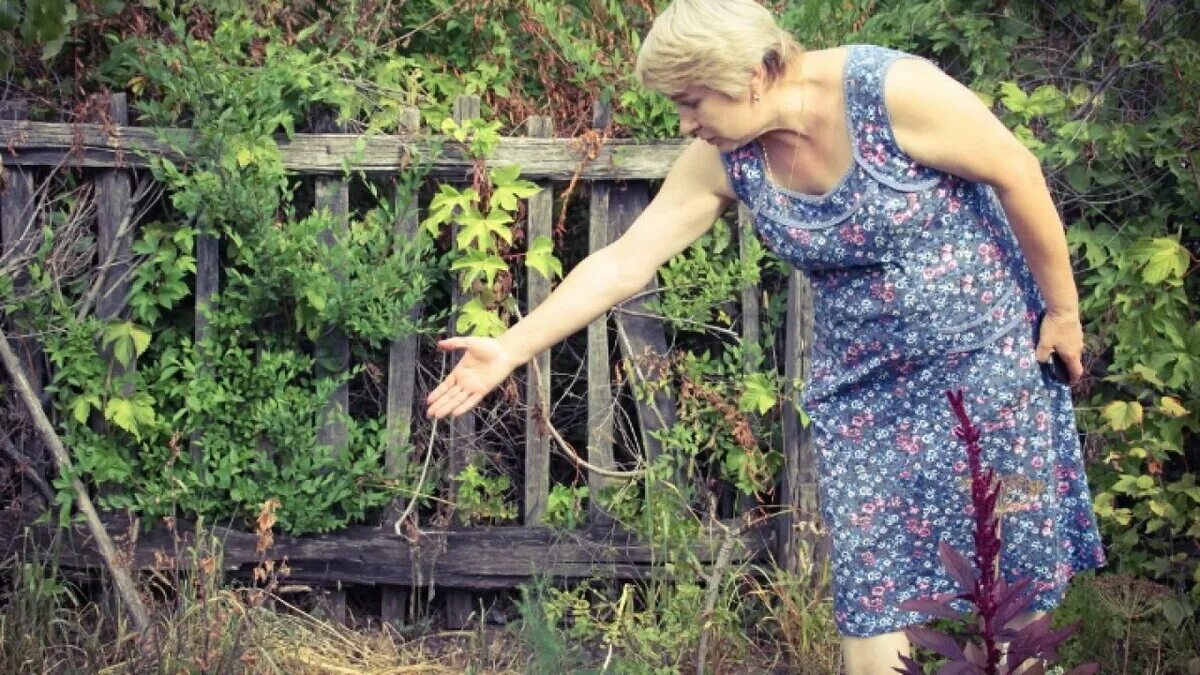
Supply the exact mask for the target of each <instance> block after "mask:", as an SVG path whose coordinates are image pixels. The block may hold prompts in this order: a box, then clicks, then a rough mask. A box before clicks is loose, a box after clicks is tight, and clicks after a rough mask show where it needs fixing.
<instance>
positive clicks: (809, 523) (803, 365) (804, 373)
mask: <svg viewBox="0 0 1200 675" xmlns="http://www.w3.org/2000/svg"><path fill="white" fill-rule="evenodd" d="M786 320H787V328H786V338H785V340H784V354H783V358H784V376H785V377H786V378H787V381H788V386H787V388H786V390H787V392H788V396H789V398H791V399H793V400H794V399H795V397H796V396H797V395H798V391H797V390H796V389H795V388H793V387H792V386H791V383H793V382H796V381H797V380H800V381H801V382H807V381H808V379H809V375H810V373H811V363H810V361H809V354H810V345H811V344H812V329H813V303H812V289H811V287H810V286H809V283H808V280H807V279H805V278H804V276H803V275H802V274H801V273H799V272H792V274H791V276H790V277H789V279H788V302H787V319H786ZM785 409H786V408H785ZM783 452H784V460H783V461H784V464H783V476H782V477H781V480H780V486H779V500H780V504H781V506H782V507H783V508H784V512H783V514H782V515H781V516H780V518H779V524H778V528H779V529H778V546H779V550H778V553H777V555H778V556H779V560H780V562H781V565H782V567H783V568H784V569H786V570H788V571H790V572H797V571H798V570H799V563H800V558H799V553H800V540H807V542H808V543H810V544H818V543H819V542H818V541H817V538H816V537H815V536H814V529H813V528H814V527H815V525H816V523H817V522H818V520H817V519H818V518H819V511H818V509H817V490H816V481H817V469H816V458H815V456H814V454H813V447H812V437H811V434H810V432H809V429H807V428H802V427H801V426H800V418H799V416H798V415H797V414H795V413H794V412H792V411H790V410H789V411H788V412H786V413H785V414H784V416H783ZM814 550H815V549H810V553H812V552H813V551H814Z"/></svg>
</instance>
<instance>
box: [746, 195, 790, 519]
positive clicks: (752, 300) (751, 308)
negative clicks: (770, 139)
mask: <svg viewBox="0 0 1200 675" xmlns="http://www.w3.org/2000/svg"><path fill="white" fill-rule="evenodd" d="M755 236H756V235H755V232H754V214H753V213H752V212H751V211H750V209H749V208H748V207H747V206H746V205H745V204H741V203H739V204H738V255H739V257H740V259H741V261H742V264H745V263H746V261H747V258H749V256H750V242H751V241H753V240H754V237H755ZM761 292H762V289H761V288H759V286H758V284H746V285H745V286H743V287H742V344H743V345H747V346H748V345H756V344H758V343H759V341H760V340H761V339H762V325H761V323H760V319H759V294H760V293H761ZM745 369H746V371H747V372H749V371H750V370H751V364H750V361H749V359H747V360H746V361H745ZM784 409H785V410H787V407H786V406H785V408H784ZM736 504H737V506H736V510H737V512H738V513H745V512H746V511H748V510H750V509H752V508H754V507H755V506H756V505H757V500H756V499H755V497H754V495H746V494H740V493H739V494H738V497H737V500H736Z"/></svg>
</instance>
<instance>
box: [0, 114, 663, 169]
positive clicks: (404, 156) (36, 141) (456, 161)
mask: <svg viewBox="0 0 1200 675" xmlns="http://www.w3.org/2000/svg"><path fill="white" fill-rule="evenodd" d="M160 134H163V135H165V136H166V139H165V140H164V139H163V138H160ZM191 139H192V132H191V131H189V130H186V129H139V128H137V127H118V128H117V129H116V134H115V135H113V136H110V135H108V133H107V132H106V131H105V129H104V128H103V127H101V126H99V125H89V124H51V123H45V122H19V123H14V124H12V125H3V126H0V159H2V160H3V161H4V163H5V164H21V165H35V166H36V165H41V166H59V165H60V164H61V165H63V166H90V167H111V166H114V165H116V164H118V160H117V155H118V154H121V155H122V157H121V162H120V163H121V165H122V166H131V167H142V166H146V165H147V162H146V159H145V158H144V157H143V156H142V154H143V153H149V154H151V155H163V156H166V157H168V158H171V159H172V160H176V161H183V160H185V159H186V154H187V148H189V147H191V146H192V145H193V142H192V140H191ZM440 140H441V139H439V137H436V136H432V137H428V138H427V139H419V140H415V139H414V137H412V136H387V135H379V136H372V137H370V138H367V139H365V140H364V139H360V138H359V137H356V136H349V135H342V134H296V135H295V136H294V137H292V138H291V139H288V138H286V137H282V136H280V137H277V141H278V143H279V151H280V154H281V157H282V160H283V164H284V167H285V168H287V169H289V170H291V171H294V172H296V173H303V174H335V175H340V174H341V173H342V171H343V168H344V166H345V162H348V163H349V167H350V169H352V170H355V171H359V170H361V171H366V172H385V173H391V172H395V171H399V170H401V169H403V168H405V167H407V166H408V165H409V163H410V161H411V159H412V157H414V156H419V157H421V158H422V162H423V163H424V162H426V161H428V162H429V163H430V172H431V175H432V176H434V177H437V178H462V177H463V176H465V175H466V174H467V172H469V171H470V169H471V167H472V166H473V165H474V163H475V162H474V159H473V158H472V157H470V155H469V153H468V152H467V150H466V148H465V147H464V146H463V145H462V144H459V143H454V142H446V143H444V144H443V145H442V151H441V152H440V153H435V152H432V151H431V150H430V149H429V148H430V147H436V142H437V141H440ZM76 141H77V142H78V143H77V144H76ZM360 143H362V144H363V147H362V149H361V151H360V149H359V148H358V145H359V144H360ZM685 144H686V141H679V140H668V141H656V142H654V143H644V142H638V141H634V140H630V139H609V140H608V141H606V142H605V144H604V147H602V148H600V150H599V152H598V153H597V155H596V157H595V159H592V160H590V161H586V162H585V161H584V160H585V158H586V153H587V149H586V148H585V147H584V146H583V144H576V143H564V142H562V141H561V140H560V139H547V138H502V139H501V140H500V144H499V146H498V147H497V148H496V150H495V151H494V152H492V153H491V154H490V155H488V157H487V161H488V164H489V165H492V166H506V165H510V164H516V165H517V166H520V167H521V173H522V175H524V176H525V177H526V178H529V179H545V180H571V179H572V178H575V177H576V174H577V172H578V178H579V179H580V180H639V179H651V180H653V179H659V178H662V177H663V176H665V175H666V173H667V169H669V168H670V166H671V163H672V162H674V161H675V158H677V157H678V156H679V154H680V153H681V152H682V151H683V147H684V145H685ZM176 146H177V147H179V148H182V153H183V154H182V155H181V154H180V152H177V151H176V150H175V147H176Z"/></svg>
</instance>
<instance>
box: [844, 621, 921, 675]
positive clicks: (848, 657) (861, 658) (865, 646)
mask: <svg viewBox="0 0 1200 675" xmlns="http://www.w3.org/2000/svg"><path fill="white" fill-rule="evenodd" d="M901 654H903V655H905V656H910V655H911V647H910V646H909V644H908V636H906V635H905V634H904V632H903V631H896V632H894V633H884V634H883V635H876V636H874V637H869V638H859V637H846V636H843V637H842V659H843V660H844V661H845V664H846V675H879V674H880V673H892V672H895V671H893V670H892V668H901V667H903V665H904V664H902V663H901V662H900V655H901Z"/></svg>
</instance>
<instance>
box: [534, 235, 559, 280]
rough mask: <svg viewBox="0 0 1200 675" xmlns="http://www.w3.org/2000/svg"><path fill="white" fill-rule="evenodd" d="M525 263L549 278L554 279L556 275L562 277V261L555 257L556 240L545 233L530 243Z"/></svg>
mask: <svg viewBox="0 0 1200 675" xmlns="http://www.w3.org/2000/svg"><path fill="white" fill-rule="evenodd" d="M525 264H526V265H528V266H529V267H530V268H532V269H535V270H537V271H538V274H541V275H542V276H543V277H545V278H546V279H548V280H551V281H553V279H554V277H558V278H560V279H561V278H562V273H563V266H562V261H560V260H559V259H558V258H556V257H554V242H552V241H551V240H550V237H547V236H546V235H544V234H543V235H541V236H539V237H537V238H536V239H534V240H533V243H531V244H530V245H529V251H528V252H527V253H526V254H525Z"/></svg>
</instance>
